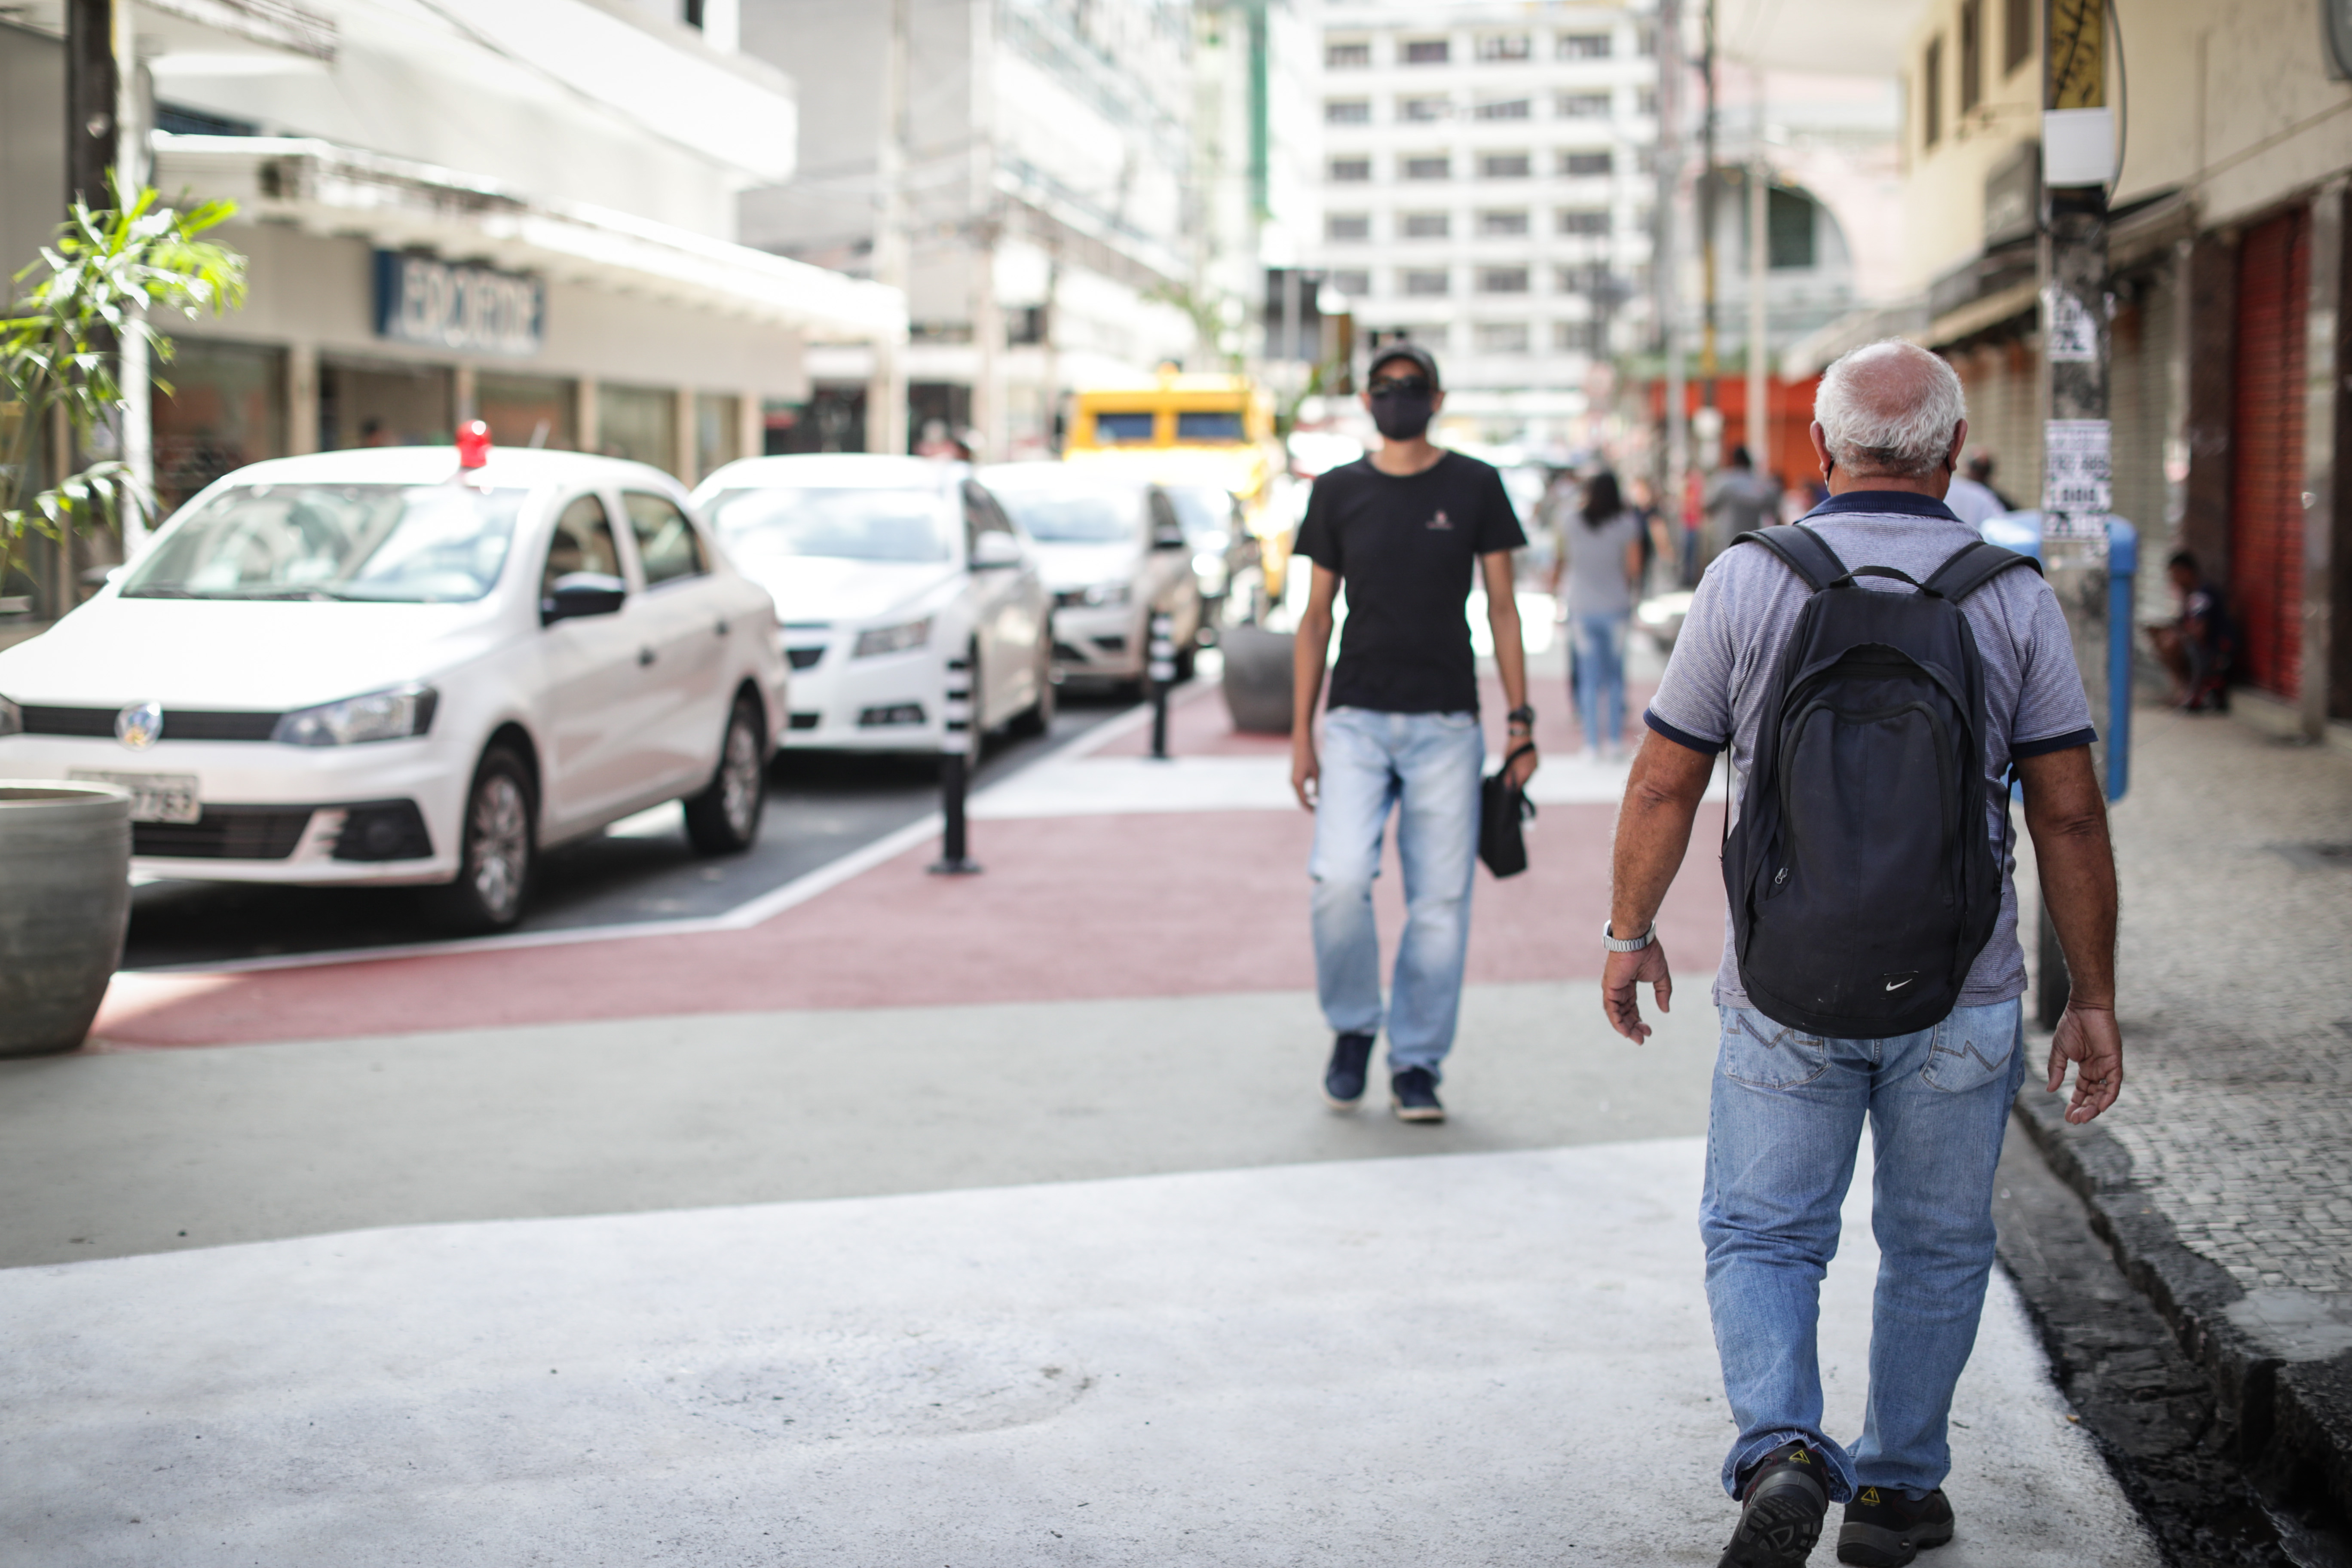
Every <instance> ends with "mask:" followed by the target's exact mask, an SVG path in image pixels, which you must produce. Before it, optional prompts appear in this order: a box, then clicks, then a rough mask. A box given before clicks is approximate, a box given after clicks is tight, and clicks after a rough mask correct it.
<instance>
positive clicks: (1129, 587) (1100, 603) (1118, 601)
mask: <svg viewBox="0 0 2352 1568" xmlns="http://www.w3.org/2000/svg"><path fill="white" fill-rule="evenodd" d="M1134 596H1135V584H1132V583H1130V582H1129V581H1128V580H1127V579H1126V578H1124V577H1122V578H1120V579H1119V580H1118V582H1116V583H1097V584H1094V585H1093V586H1091V587H1089V588H1088V589H1087V591H1086V602H1087V604H1088V605H1092V606H1094V607H1095V608H1097V609H1108V608H1110V607H1111V606H1112V605H1124V604H1126V603H1127V602H1128V600H1129V599H1131V598H1133V597H1134Z"/></svg>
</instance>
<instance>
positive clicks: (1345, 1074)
mask: <svg viewBox="0 0 2352 1568" xmlns="http://www.w3.org/2000/svg"><path fill="white" fill-rule="evenodd" d="M1371 1059H1372V1037H1371V1036H1370V1035H1341V1036H1340V1037H1339V1038H1338V1039H1336V1040H1333V1041H1332V1042H1331V1065H1330V1066H1329V1067H1328V1068H1324V1069H1323V1098H1324V1099H1326V1100H1329V1101H1330V1102H1331V1109H1332V1110H1355V1109H1356V1102H1357V1101H1358V1100H1361V1099H1363V1098H1364V1064H1365V1063H1366V1062H1369V1061H1370V1060H1371Z"/></svg>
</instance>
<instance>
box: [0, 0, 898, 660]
mask: <svg viewBox="0 0 2352 1568" xmlns="http://www.w3.org/2000/svg"><path fill="white" fill-rule="evenodd" d="M56 11H57V7H55V6H54V5H52V6H50V7H48V9H47V12H46V13H45V12H44V11H43V10H42V9H41V8H40V7H34V8H32V9H30V10H28V11H27V12H26V13H25V14H24V16H25V23H24V25H16V26H0V73H5V79H6V81H7V82H8V83H9V85H10V86H11V88H12V89H14V90H13V91H12V92H11V94H10V95H9V100H8V103H7V106H6V108H5V111H0V134H5V148H4V149H0V178H5V180H6V181H7V184H8V195H9V198H10V199H9V200H8V202H7V203H5V226H0V242H5V246H6V247H7V249H8V253H9V254H8V258H7V259H8V263H9V265H10V267H11V268H12V269H13V268H16V267H17V266H21V265H22V264H23V263H24V262H26V261H28V260H30V259H31V258H32V256H33V253H34V251H35V249H36V247H37V246H38V244H39V243H40V242H41V241H42V240H43V239H45V238H46V237H47V231H48V230H49V229H50V227H51V226H53V224H54V222H55V218H56V216H60V215H61V208H62V205H63V196H62V190H63V179H62V168H61V163H62V159H61V144H62V137H61V133H60V132H59V130H58V126H59V125H60V124H61V122H62V120H63V112H64V111H63V101H64V100H63V85H64V60H63V53H64V51H63V46H62V43H61V41H60V37H59V30H60V27H61V18H60V17H58V16H57V15H56V14H55V13H56ZM698 13H699V15H700V16H701V18H702V22H703V24H704V25H703V26H696V25H693V24H692V23H689V22H688V21H686V20H682V19H680V18H679V17H678V16H673V15H672V14H671V13H670V11H669V9H668V8H667V7H647V6H643V5H637V6H631V5H600V4H595V3H593V0H469V4H468V5H467V6H466V7H465V8H464V9H463V10H462V12H461V11H459V10H457V9H454V8H450V7H445V6H441V5H435V4H429V3H425V0H419V3H418V4H416V5H414V6H411V7H406V8H401V9H397V10H395V9H390V8H386V7H384V6H382V5H363V4H359V3H357V0H308V3H307V4H306V5H304V6H301V7H298V6H295V5H288V4H284V3H282V0H204V3H203V4H202V5H187V4H172V5H157V6H152V7H151V6H149V5H143V4H140V5H131V8H130V12H129V17H128V19H129V22H130V25H131V31H132V37H133V43H134V47H135V61H136V89H135V91H134V92H132V93H131V94H130V95H128V96H130V98H131V100H132V101H134V102H135V103H136V105H137V106H138V112H139V113H140V114H141V115H142V117H143V120H144V121H145V123H144V125H143V126H142V127H141V128H140V130H139V132H136V133H134V136H133V138H132V145H133V146H134V147H138V146H143V147H144V148H145V150H146V152H147V154H148V156H149V158H150V160H151V169H150V171H149V173H150V174H151V177H152V182H153V183H154V184H157V185H158V186H159V187H160V188H161V189H163V191H165V192H166V193H168V194H169V195H172V196H174V197H176V196H177V195H180V194H182V193H185V194H186V195H190V196H192V197H194V198H197V199H209V198H215V197H225V198H229V199H232V200H234V201H236V203H237V207H238V210H237V216H236V218H235V220H234V221H232V222H231V223H229V224H227V225H226V226H224V227H223V228H221V229H220V230H218V231H216V233H215V237H218V238H220V239H221V240H223V241H224V242H225V243H226V244H227V245H229V246H230V247H233V248H235V249H237V250H239V251H241V252H243V253H244V254H245V255H246V256H247V258H248V261H249V293H248V298H247V303H246V305H245V308H244V309H243V310H239V311H236V312H235V313H233V314H231V315H227V316H224V317H218V318H215V317H210V316H206V317H203V318H200V319H198V320H195V321H177V320H174V321H172V322H170V323H167V330H168V331H170V332H171V334H172V335H173V338H174V339H175V340H176V342H177V353H176V354H175V356H174V357H173V360H172V361H171V362H170V363H168V364H164V365H160V366H158V367H157V371H158V383H159V384H158V388H157V393H156V395H155V397H154V400H153V415H152V426H153V429H152V437H153V451H154V463H155V475H154V478H155V484H156V489H157V492H158V497H159V500H160V501H161V502H162V504H163V508H164V509H165V510H169V508H171V507H172V506H173V505H175V504H176V503H177V502H178V501H179V500H183V499H184V498H185V497H186V496H188V495H189V494H192V493H193V492H194V490H195V489H199V488H201V487H202V486H203V485H204V484H205V483H208V482H209V481H210V480H211V479H214V478H216V477H218V476H219V475H220V474H222V473H226V472H227V471H228V470H229V469H231V468H236V467H238V466H240V465H242V464H245V463H248V462H252V461H255V460H257V459H260V458H270V457H278V456H283V455H289V454H295V453H302V452H309V451H315V450H320V449H331V448H334V447H351V446H359V445H364V444H376V445H392V444H411V443H445V442H447V441H450V440H451V439H452V438H453V432H454V429H455V426H456V425H457V422H458V421H460V420H462V419H467V418H473V417H480V418H483V419H485V420H487V421H488V423H489V425H490V426H491V432H492V437H493V438H494V439H495V440H498V441H500V442H506V443H513V444H518V445H539V446H551V447H576V448H580V449H587V450H597V451H604V452H611V453H615V454H618V455H622V456H627V457H633V458H642V459H644V460H646V461H647V462H651V463H654V464H656V466H659V467H661V468H667V469H668V470H670V471H671V472H673V473H675V474H677V476H678V477H679V478H681V479H685V480H687V481H688V482H691V481H692V480H693V479H696V478H697V477H698V476H699V475H700V474H701V473H703V472H706V471H708V470H709V468H712V467H715V466H716V465H717V464H719V463H720V462H723V461H725V460H727V459H728V458H731V457H734V456H736V455H738V454H740V453H741V452H743V451H746V450H751V449H756V448H757V446H758V444H759V441H760V439H761V411H762V409H763V408H764V407H765V406H767V405H770V404H772V403H777V404H788V403H790V402H793V401H794V400H798V399H801V398H803V397H804V396H805V394H806V371H805V368H804V359H805V354H806V350H807V344H808V343H809V342H811V341H812V340H814V341H824V340H827V339H834V338H853V339H866V338H872V337H877V336H880V337H885V338H887V337H892V336H895V335H897V334H900V333H903V331H904V321H905V315H904V303H903V300H902V298H901V297H900V296H899V295H898V294H897V293H895V292H894V291H891V290H888V289H880V288H877V287H876V286H875V285H873V284H870V283H866V282H860V281H857V280H855V279H848V278H845V277H843V276H841V275H840V274H837V273H833V272H828V271H826V270H824V269H823V268H816V267H811V266H807V265H803V264H799V263H794V262H791V261H787V260H785V259H782V258H778V257H775V256H772V255H769V254H767V253H764V252H761V251H759V250H755V249H752V248H750V247H745V246H742V245H740V244H738V243H736V241H735V221H736V210H735V200H736V196H737V195H738V194H739V193H740V191H741V190H743V189H745V188H748V187H749V186H751V185H753V184H759V183H762V182H770V181H773V180H776V179H780V178H784V177H788V176H789V175H790V174H791V173H792V171H793V168H794V167H795V157H796V140H797V121H798V105H797V102H796V94H795V90H794V87H793V82H792V80H791V79H790V78H789V77H787V76H786V75H785V74H783V73H782V71H780V70H778V69H776V68H773V67H772V66H768V65H764V64H762V63H761V62H758V61H756V60H751V59H746V58H742V57H740V55H739V54H737V53H736V52H734V49H733V41H732V39H731V37H729V36H727V34H726V32H725V30H724V27H723V26H719V25H718V24H724V23H726V22H727V21H728V20H729V19H730V18H729V15H728V14H726V13H722V12H719V11H718V10H717V8H711V9H709V10H703V9H700V8H698ZM167 386H168V390H166V387H167ZM77 548H78V549H82V550H87V549H93V548H94V549H97V550H100V551H102V550H103V549H104V548H105V546H104V544H103V543H102V542H100V543H96V544H93V545H90V546H86V547H85V546H78V547H77ZM50 553H51V555H53V556H54V555H55V552H50ZM36 575H37V576H38V577H39V578H40V579H41V580H40V581H39V582H37V584H32V585H31V593H30V595H29V596H30V597H32V598H34V599H36V600H37V603H35V604H34V605H31V606H29V608H30V611H31V613H33V614H35V615H36V616H41V615H47V614H53V613H55V611H56V610H57V609H58V608H61V607H63V606H64V605H69V604H70V603H71V602H72V600H73V597H74V596H75V595H76V594H77V593H78V592H79V588H78V585H77V579H78V578H79V563H77V562H75V561H69V560H67V559H65V558H63V557H56V558H55V559H50V560H45V561H44V562H43V563H40V564H39V566H38V568H37V573H36ZM13 586H15V587H16V588H18V589H25V588H26V586H27V585H26V584H14V585H13ZM19 596H26V595H19Z"/></svg>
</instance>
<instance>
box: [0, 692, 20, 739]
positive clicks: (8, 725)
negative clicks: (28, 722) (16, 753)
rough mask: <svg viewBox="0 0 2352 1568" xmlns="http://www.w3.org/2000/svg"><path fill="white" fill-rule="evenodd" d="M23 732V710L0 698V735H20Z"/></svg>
mask: <svg viewBox="0 0 2352 1568" xmlns="http://www.w3.org/2000/svg"><path fill="white" fill-rule="evenodd" d="M24 732H25V715H24V712H23V710H20V709H19V708H18V707H17V706H16V704H15V703H14V702H11V701H9V700H7V699H6V698H5V697H0V735H21V734H23V733H24Z"/></svg>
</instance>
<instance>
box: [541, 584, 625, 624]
mask: <svg viewBox="0 0 2352 1568" xmlns="http://www.w3.org/2000/svg"><path fill="white" fill-rule="evenodd" d="M628 598H629V585H628V584H626V583H624V582H623V581H621V579H619V578H618V577H608V576H606V575H605V574H604V573H602V572H566V573H565V574H563V575H562V576H561V577H558V578H557V579H556V580H555V587H554V589H553V590H552V591H551V592H550V593H549V594H547V595H545V596H544V597H542V598H541V600H540V601H539V624H540V625H541V626H553V625H554V624H555V623H556V622H558V621H572V620H577V619H579V618H580V617H581V616H610V615H614V614H617V613H618V612H619V610H620V608H621V606H622V605H625V604H626V603H627V602H628Z"/></svg>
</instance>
